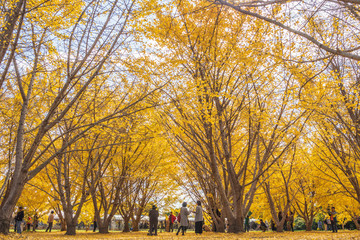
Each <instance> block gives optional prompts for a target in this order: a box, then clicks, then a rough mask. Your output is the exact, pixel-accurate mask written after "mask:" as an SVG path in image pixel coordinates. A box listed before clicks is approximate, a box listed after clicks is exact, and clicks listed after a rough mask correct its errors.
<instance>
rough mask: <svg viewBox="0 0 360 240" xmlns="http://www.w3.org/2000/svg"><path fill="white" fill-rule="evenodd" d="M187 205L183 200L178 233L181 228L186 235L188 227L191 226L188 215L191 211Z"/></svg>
mask: <svg viewBox="0 0 360 240" xmlns="http://www.w3.org/2000/svg"><path fill="white" fill-rule="evenodd" d="M186 206H187V203H186V202H183V204H182V207H181V209H180V227H179V229H178V231H177V233H176V235H179V232H180V230H182V235H184V234H185V231H186V228H187V227H188V226H189V221H188V216H189V215H190V212H189V210H188V209H187V207H186Z"/></svg>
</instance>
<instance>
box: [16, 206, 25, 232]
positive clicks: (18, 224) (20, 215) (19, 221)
mask: <svg viewBox="0 0 360 240" xmlns="http://www.w3.org/2000/svg"><path fill="white" fill-rule="evenodd" d="M24 216H25V214H24V210H23V208H22V207H19V211H18V212H17V214H16V216H15V226H16V232H17V233H19V234H21V224H22V222H23V219H24Z"/></svg>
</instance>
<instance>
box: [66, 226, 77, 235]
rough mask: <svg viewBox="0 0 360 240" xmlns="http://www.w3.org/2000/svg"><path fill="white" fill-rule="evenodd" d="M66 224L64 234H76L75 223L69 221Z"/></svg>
mask: <svg viewBox="0 0 360 240" xmlns="http://www.w3.org/2000/svg"><path fill="white" fill-rule="evenodd" d="M66 226H67V229H66V233H65V235H71V236H74V235H76V224H74V223H70V224H67V225H66Z"/></svg>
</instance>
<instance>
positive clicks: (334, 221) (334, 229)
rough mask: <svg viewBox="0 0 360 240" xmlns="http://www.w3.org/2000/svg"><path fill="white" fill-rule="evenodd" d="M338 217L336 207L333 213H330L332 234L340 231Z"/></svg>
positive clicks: (333, 208)
mask: <svg viewBox="0 0 360 240" xmlns="http://www.w3.org/2000/svg"><path fill="white" fill-rule="evenodd" d="M336 215H337V212H336V211H335V207H332V208H331V211H329V216H330V221H331V228H332V232H337V231H338V229H337V219H336Z"/></svg>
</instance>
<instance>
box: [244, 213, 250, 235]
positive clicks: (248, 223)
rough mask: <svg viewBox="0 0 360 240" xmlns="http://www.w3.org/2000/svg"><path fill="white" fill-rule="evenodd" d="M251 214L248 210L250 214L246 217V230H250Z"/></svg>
mask: <svg viewBox="0 0 360 240" xmlns="http://www.w3.org/2000/svg"><path fill="white" fill-rule="evenodd" d="M250 215H251V213H250V212H248V214H247V215H246V217H245V232H249V231H250Z"/></svg>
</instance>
